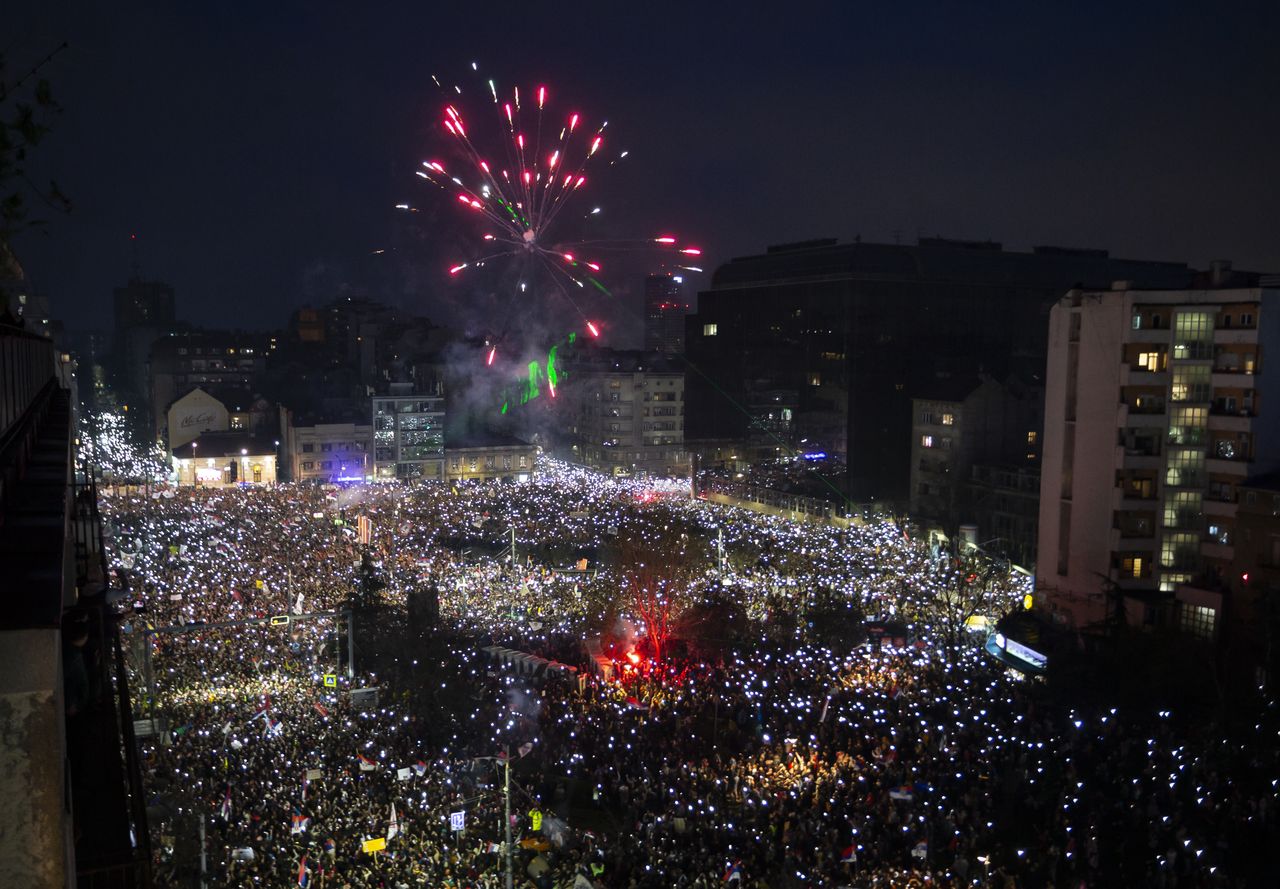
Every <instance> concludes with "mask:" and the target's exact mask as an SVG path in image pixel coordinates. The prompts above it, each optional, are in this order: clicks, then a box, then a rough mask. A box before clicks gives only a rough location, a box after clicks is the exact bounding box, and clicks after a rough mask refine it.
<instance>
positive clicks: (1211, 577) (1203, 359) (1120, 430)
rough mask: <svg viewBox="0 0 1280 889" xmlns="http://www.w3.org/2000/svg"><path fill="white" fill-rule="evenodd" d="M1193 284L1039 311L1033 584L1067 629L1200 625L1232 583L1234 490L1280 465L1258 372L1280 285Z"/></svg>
mask: <svg viewBox="0 0 1280 889" xmlns="http://www.w3.org/2000/svg"><path fill="white" fill-rule="evenodd" d="M1193 286H1196V287H1197V289H1178V290H1140V289H1137V288H1136V287H1134V286H1132V285H1131V284H1130V282H1127V281H1119V282H1116V284H1115V286H1114V288H1113V289H1112V290H1104V291H1096V290H1095V291H1086V290H1072V291H1071V292H1070V293H1068V294H1067V295H1066V296H1065V297H1063V298H1062V299H1061V300H1060V301H1059V302H1058V303H1057V304H1056V305H1055V306H1054V307H1053V310H1052V312H1051V313H1050V316H1049V344H1048V345H1049V357H1048V366H1047V376H1046V381H1045V391H1046V395H1045V435H1044V451H1043V466H1042V481H1041V488H1040V532H1039V541H1040V542H1039V563H1038V572H1037V574H1038V583H1039V584H1040V586H1041V587H1042V588H1043V589H1044V590H1046V592H1048V593H1049V594H1050V598H1051V599H1053V600H1054V601H1055V602H1057V603H1058V604H1059V605H1061V606H1062V607H1063V608H1064V609H1070V611H1072V612H1073V614H1074V617H1075V619H1076V622H1077V623H1078V624H1081V625H1083V624H1088V623H1092V622H1095V621H1098V620H1101V619H1103V618H1109V619H1111V620H1120V619H1125V620H1128V621H1130V622H1137V623H1170V624H1174V623H1178V622H1180V621H1181V618H1182V615H1183V612H1184V611H1185V612H1186V613H1187V614H1195V615H1196V620H1197V621H1199V623H1200V624H1206V625H1207V624H1211V623H1212V622H1213V621H1214V620H1216V619H1217V618H1218V615H1216V614H1208V613H1207V612H1202V611H1195V610H1194V609H1197V608H1209V609H1210V610H1215V608H1214V606H1213V602H1214V601H1219V600H1215V599H1214V598H1213V597H1214V596H1219V597H1220V595H1221V594H1222V593H1223V592H1225V591H1226V590H1227V588H1228V586H1229V585H1228V584H1227V583H1226V579H1227V578H1228V577H1229V576H1230V575H1231V574H1232V573H1233V570H1234V569H1233V564H1234V558H1235V553H1234V545H1235V543H1236V511H1237V489H1238V487H1239V486H1240V485H1241V484H1242V483H1243V482H1244V481H1245V479H1246V477H1248V476H1251V475H1259V474H1263V473H1267V472H1270V471H1273V470H1275V469H1277V468H1280V410H1278V409H1277V407H1278V406H1277V405H1274V404H1271V403H1270V401H1269V399H1270V398H1271V397H1280V390H1277V392H1276V393H1271V392H1270V391H1269V390H1268V386H1267V383H1266V380H1267V377H1266V376H1265V375H1264V374H1262V373H1261V371H1262V370H1263V369H1264V367H1265V362H1266V361H1267V360H1269V356H1272V355H1280V278H1276V277H1270V278H1268V277H1262V276H1258V275H1248V274H1246V273H1238V272H1237V273H1232V272H1231V271H1230V269H1229V266H1228V265H1227V264H1225V263H1215V267H1214V270H1213V271H1212V272H1211V273H1209V274H1208V275H1205V276H1202V280H1198V281H1196V282H1195V283H1194V285H1193ZM1205 593H1209V594H1210V595H1208V596H1206V595H1204V594H1205ZM1206 622H1207V623H1206ZM1210 630H1212V627H1210Z"/></svg>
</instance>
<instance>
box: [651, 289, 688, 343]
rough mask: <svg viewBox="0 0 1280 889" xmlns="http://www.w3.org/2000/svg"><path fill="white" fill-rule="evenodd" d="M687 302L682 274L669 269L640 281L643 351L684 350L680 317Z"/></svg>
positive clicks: (685, 312) (686, 312)
mask: <svg viewBox="0 0 1280 889" xmlns="http://www.w3.org/2000/svg"><path fill="white" fill-rule="evenodd" d="M688 313H689V302H688V299H687V297H686V296H685V293H684V278H683V277H681V276H680V275H676V274H672V273H671V272H663V273H661V274H656V275H649V276H648V277H647V278H645V281H644V348H645V351H647V352H667V353H670V354H674V355H679V354H682V353H683V352H684V318H685V315H687V314H688Z"/></svg>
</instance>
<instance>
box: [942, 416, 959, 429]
mask: <svg viewBox="0 0 1280 889" xmlns="http://www.w3.org/2000/svg"><path fill="white" fill-rule="evenodd" d="M955 424H956V416H955V414H943V415H942V425H943V426H954V425H955Z"/></svg>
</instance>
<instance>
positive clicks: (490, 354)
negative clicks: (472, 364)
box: [485, 346, 498, 367]
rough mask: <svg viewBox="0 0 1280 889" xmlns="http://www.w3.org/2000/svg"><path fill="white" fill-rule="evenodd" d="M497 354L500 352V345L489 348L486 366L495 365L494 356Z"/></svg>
mask: <svg viewBox="0 0 1280 889" xmlns="http://www.w3.org/2000/svg"><path fill="white" fill-rule="evenodd" d="M496 354H498V347H497V346H494V347H493V348H492V349H490V350H489V360H488V361H486V362H485V365H486V366H489V367H492V366H493V356H494V355H496Z"/></svg>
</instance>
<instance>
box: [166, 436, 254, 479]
mask: <svg viewBox="0 0 1280 889" xmlns="http://www.w3.org/2000/svg"><path fill="white" fill-rule="evenodd" d="M173 468H174V471H175V472H176V473H177V475H178V484H179V485H187V486H190V485H195V486H200V487H215V488H220V487H226V486H229V485H242V484H248V485H271V484H275V481H276V445H275V442H274V440H265V439H259V438H257V437H256V436H252V435H246V434H244V433H241V432H206V433H204V434H203V435H201V436H200V437H199V438H196V439H195V440H194V441H190V442H187V443H186V444H184V445H181V446H179V447H176V448H174V449H173Z"/></svg>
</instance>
